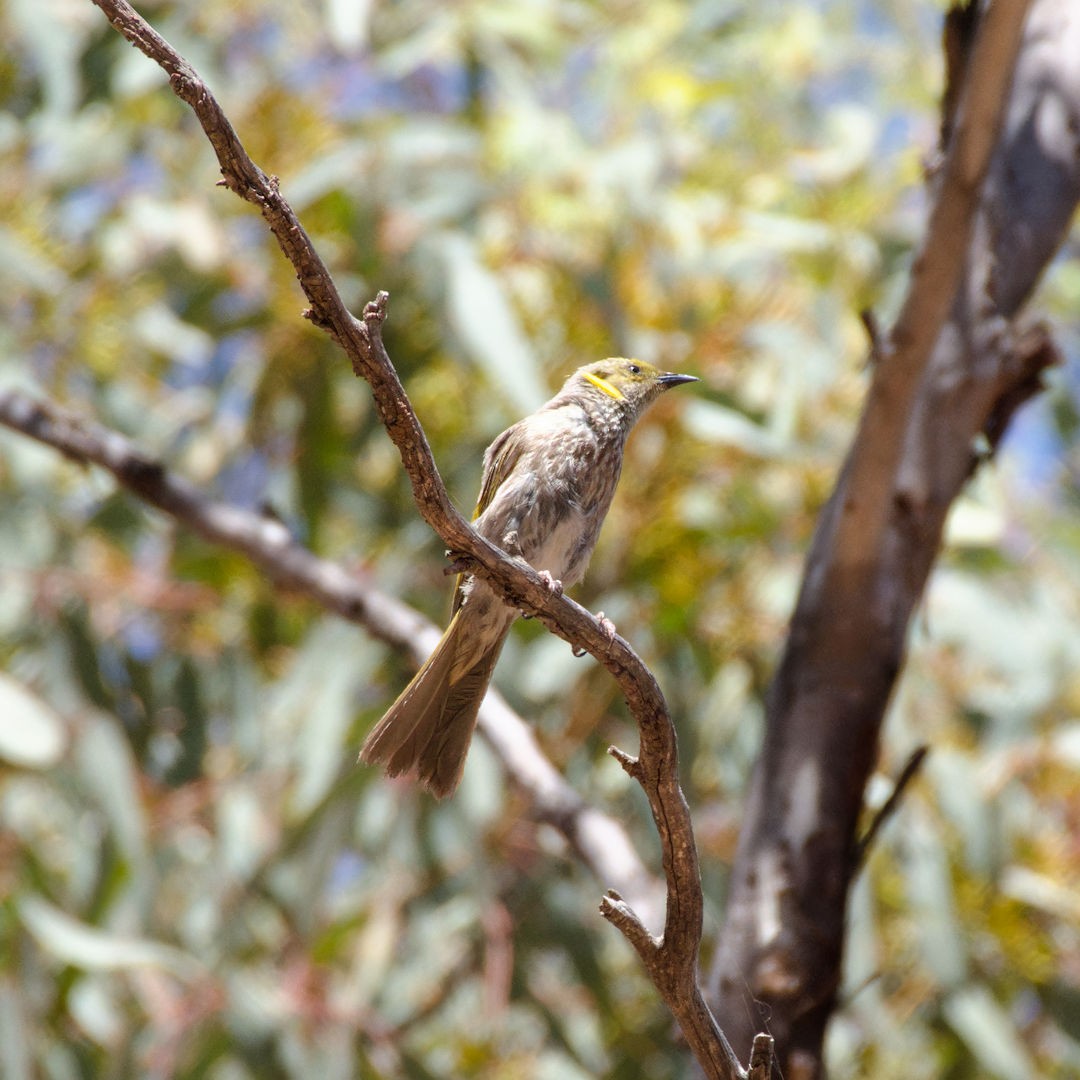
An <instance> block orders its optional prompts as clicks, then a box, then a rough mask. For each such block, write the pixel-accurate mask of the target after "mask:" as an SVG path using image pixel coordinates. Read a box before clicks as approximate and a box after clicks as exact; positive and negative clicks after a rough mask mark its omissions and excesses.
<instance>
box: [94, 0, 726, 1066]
mask: <svg viewBox="0 0 1080 1080" xmlns="http://www.w3.org/2000/svg"><path fill="white" fill-rule="evenodd" d="M93 2H94V3H95V4H96V5H97V6H98V7H99V8H100V9H101V10H102V11H103V12H104V13H105V15H106V16H107V17H108V18H109V20H110V21H111V22H112V24H113V25H114V26H115V27H116V29H117V30H118V31H119V32H120V33H121V34H123V35H124V36H125V37H126V38H127V39H128V40H129V41H130V42H131V43H132V44H134V45H135V46H136V47H137V48H139V49H140V50H141V51H142V52H143V53H145V54H146V55H147V56H148V57H150V58H151V59H152V60H154V61H155V62H157V63H158V64H159V65H160V66H161V67H162V68H163V70H165V71H166V72H167V73H168V75H169V78H170V84H171V86H172V89H173V91H174V92H175V93H176V94H177V96H178V97H180V98H181V99H182V100H183V101H185V102H187V104H188V105H189V106H190V107H191V108H192V110H193V111H194V113H195V115H196V116H197V118H198V120H199V122H200V124H201V125H202V127H203V130H204V132H205V133H206V135H207V138H208V139H209V140H210V143H211V145H212V146H213V148H214V152H215V153H216V155H217V158H218V162H219V164H220V166H221V171H222V175H223V177H224V182H225V184H226V186H228V187H229V189H230V190H232V191H234V192H235V193H236V194H237V195H239V196H240V197H241V198H243V199H245V200H247V201H248V202H251V203H253V204H254V205H256V206H257V207H258V208H259V209H260V211H261V213H262V215H263V217H264V218H265V220H266V222H267V224H268V225H269V227H270V229H271V231H272V232H273V234H274V236H275V237H276V238H277V241H278V244H279V245H280V246H281V249H282V251H283V252H284V254H285V255H286V257H287V258H288V259H289V261H290V262H291V263H292V265H293V267H294V268H295V269H296V273H297V277H298V280H299V281H300V285H301V287H302V288H303V290H304V293H305V295H306V296H307V298H308V301H309V303H310V304H311V309H310V311H309V312H308V313H307V315H308V317H309V318H310V319H311V321H312V322H313V323H314V324H315V325H316V326H319V327H321V328H323V329H324V330H326V332H327V333H329V334H330V336H331V337H332V338H333V339H334V340H335V341H336V342H337V343H338V344H339V345H340V346H341V347H342V348H343V349H344V351H345V352H346V354H347V355H348V357H349V359H350V362H351V363H352V366H353V370H354V371H355V373H356V374H357V375H358V376H360V377H362V378H364V379H365V380H366V381H367V382H368V384H369V385H370V387H371V391H372V395H373V398H374V402H375V408H376V411H377V412H378V415H379V418H380V420H381V421H382V423H383V425H384V426H385V428H386V430H387V433H388V434H389V436H390V438H391V439H392V440H393V442H394V444H395V446H396V447H397V449H398V452H399V454H400V455H401V460H402V464H403V465H404V467H405V471H406V473H407V474H408V476H409V480H410V482H411V484H412V489H413V496H414V499H415V501H416V505H417V507H418V509H419V511H420V513H421V515H422V516H423V518H424V520H425V521H426V522H427V523H428V524H429V525H430V526H431V527H432V528H433V529H434V530H435V531H436V532H437V533H438V535H439V536H440V538H441V539H442V540H443V542H444V543H445V544H446V546H447V547H448V548H449V549H450V550H451V551H453V552H454V553H455V555H460V556H465V557H468V558H469V559H471V560H472V561H473V562H474V566H473V572H475V573H476V574H478V575H480V576H482V577H483V578H484V579H485V580H486V581H488V582H489V583H490V584H491V585H492V587H493V588H495V589H496V590H497V591H498V592H499V593H500V594H501V595H502V596H503V597H504V598H505V599H506V600H507V601H508V602H510V603H512V604H514V605H515V606H516V607H518V608H520V609H522V610H523V611H525V612H526V613H527V614H531V615H534V616H535V617H536V618H538V619H540V620H541V621H542V622H543V623H544V625H545V626H547V627H548V629H550V630H551V631H553V632H554V633H556V634H558V635H559V636H560V637H562V638H564V639H565V640H566V641H568V642H570V644H571V645H572V646H573V647H574V648H575V649H585V650H587V651H588V652H590V653H591V654H592V655H593V656H594V657H596V659H597V660H598V661H599V662H600V663H601V664H603V665H604V667H606V668H607V669H608V671H610V672H611V674H612V675H613V676H614V677H615V679H616V681H617V682H618V685H619V688H620V690H621V691H622V693H623V694H624V696H625V698H626V701H627V704H628V706H629V708H630V711H631V713H632V715H633V716H634V718H635V720H636V721H637V724H638V728H639V731H640V748H639V758H638V761H639V764H638V769H637V772H636V774H635V775H636V778H637V779H638V781H639V782H640V783H641V785H642V787H643V789H644V790H645V793H646V796H647V798H648V801H649V806H650V810H651V812H652V815H653V819H654V821H655V823H656V827H657V830H658V832H659V834H660V845H661V858H662V863H663V867H664V876H665V881H666V884H667V899H666V913H665V919H664V934H663V938H662V939H661V940H660V942H659V943H658V944H657V946H656V949H655V952H654V954H653V960H654V963H653V964H652V965H647V966H648V968H649V972H650V975H652V977H653V979H654V981H655V982H656V985H657V987H658V989H659V990H660V992H661V994H662V995H663V996H664V999H665V1001H666V1002H667V1004H668V1006H669V1007H670V1008H671V1009H672V1011H673V1013H674V1015H675V1017H676V1019H677V1020H678V1021H679V1023H680V1025H681V1026H682V1028H683V1031H684V1034H685V1035H686V1038H687V1041H688V1042H689V1044H690V1047H691V1050H692V1051H693V1053H694V1054H695V1056H696V1057H697V1058H698V1060H699V1061H700V1062H701V1063H702V1065H703V1067H705V1068H706V1070H707V1072H708V1075H709V1076H710V1077H728V1076H741V1075H742V1070H741V1068H740V1066H739V1063H738V1060H737V1058H736V1057H735V1056H734V1054H733V1053H732V1052H731V1049H730V1047H729V1046H728V1044H727V1041H726V1040H725V1039H724V1038H723V1036H722V1035H721V1034H720V1032H719V1029H718V1028H717V1026H716V1023H715V1020H713V1018H712V1016H711V1014H710V1013H709V1011H708V1008H707V1006H706V1005H705V1003H704V1000H703V998H702V995H701V992H700V989H699V986H698V978H697V959H698V953H699V950H700V943H701V932H702V911H703V900H702V894H701V877H700V872H699V868H698V857H697V848H696V844H695V841H694V834H693V829H692V824H691V820H690V813H689V808H688V807H687V805H686V799H685V797H684V796H683V793H682V790H681V788H680V786H679V781H678V748H677V744H676V738H675V730H674V726H673V724H672V722H671V718H670V716H669V714H668V711H667V705H666V702H665V701H664V697H663V694H662V692H661V690H660V687H659V685H658V684H657V682H656V679H655V678H654V677H653V675H652V673H651V672H650V671H649V670H648V668H647V667H646V666H645V665H644V663H643V662H642V661H641V659H640V658H639V657H638V656H637V654H636V653H635V652H634V651H633V649H632V648H631V647H630V646H629V644H628V643H627V642H626V641H625V640H623V639H622V638H621V637H619V636H617V635H615V634H613V633H611V630H610V625H607V626H605V625H604V623H602V622H601V621H600V620H599V619H597V618H596V617H594V616H593V615H591V614H590V613H589V612H588V611H586V610H585V609H584V608H582V607H581V606H580V605H578V604H576V603H574V602H573V601H572V600H570V599H568V598H566V597H564V596H556V595H554V594H553V593H552V591H551V590H550V589H549V588H548V587H547V585H546V583H545V582H544V580H543V579H542V578H541V577H540V576H539V574H537V573H536V572H535V571H534V570H532V569H531V568H529V567H525V566H522V565H520V564H519V563H516V562H514V561H513V560H511V559H510V558H509V557H508V556H506V555H505V554H504V553H503V552H501V551H499V550H498V548H496V547H494V546H493V545H492V544H490V543H488V542H487V541H486V540H484V539H483V538H482V537H480V536H479V535H478V534H477V533H476V532H475V531H474V530H473V529H472V527H471V526H470V525H469V523H468V522H467V521H466V520H465V519H464V517H463V516H462V515H461V514H460V513H459V512H458V511H457V510H456V508H455V507H454V506H453V504H452V503H451V501H450V499H449V496H448V495H447V492H446V489H445V487H444V485H443V483H442V480H441V478H440V476H439V473H438V470H437V468H436V466H435V461H434V459H433V457H432V454H431V450H430V447H429V446H428V443H427V440H426V438H425V436H424V433H423V430H422V429H421V427H420V424H419V421H418V420H417V418H416V415H415V413H414V412H413V410H412V407H411V405H410V404H409V401H408V398H407V397H406V395H405V391H404V389H403V388H402V386H401V382H400V380H399V379H398V377H397V373H396V372H395V370H394V367H393V365H392V364H391V362H390V358H389V356H388V355H387V352H386V349H385V347H384V345H383V340H382V325H383V323H384V321H385V319H386V315H387V300H388V297H387V294H386V293H385V292H383V293H380V294H379V295H378V296H377V297H376V299H375V300H374V301H372V302H371V303H369V304H368V305H367V306H366V307H365V309H364V312H363V319H362V321H361V320H357V319H355V318H354V317H353V316H352V315H351V314H350V313H349V311H348V309H347V308H346V306H345V304H344V302H343V301H342V299H341V296H340V294H339V293H338V290H337V289H336V287H335V285H334V283H333V281H332V279H331V277H330V274H329V272H328V271H327V269H326V267H325V265H324V264H323V262H322V260H321V259H320V258H319V256H318V254H317V253H316V252H315V250H314V248H313V246H312V244H311V241H310V239H309V238H308V236H307V234H306V233H305V232H304V229H303V227H302V226H301V225H300V222H299V220H298V218H297V217H296V215H295V213H294V212H293V210H292V208H291V207H290V206H289V204H288V202H287V201H286V200H285V198H284V197H283V196H282V194H281V192H280V189H279V187H278V184H277V181H276V179H275V178H273V177H267V176H266V174H265V173H263V172H262V170H261V169H259V168H258V166H256V165H255V164H254V162H252V161H251V159H250V157H249V156H248V155H247V153H246V151H245V150H244V148H243V146H242V145H241V143H240V140H239V139H238V137H237V135H236V132H235V131H234V130H233V128H232V125H231V124H230V123H229V121H228V119H227V117H226V116H225V113H224V111H223V110H222V109H221V107H220V105H218V103H217V101H216V100H215V99H214V97H213V95H212V94H211V93H210V91H209V89H208V88H207V87H206V85H205V83H203V81H202V80H201V79H200V78H199V76H198V74H197V73H196V72H195V71H194V69H193V68H192V67H191V66H190V65H189V64H188V63H187V62H186V61H185V60H184V58H183V57H182V56H180V54H179V53H177V52H176V51H175V50H174V49H173V48H172V47H171V46H170V45H169V44H168V42H166V41H165V40H164V39H163V38H162V37H161V36H160V35H158V34H157V33H156V32H154V31H153V30H152V29H151V28H150V27H149V26H148V25H147V24H146V23H145V21H144V20H143V19H142V18H141V17H140V16H139V15H138V14H137V13H136V12H135V11H134V9H132V8H131V6H130V5H129V4H127V3H126V2H125V0H93ZM635 918H636V916H635ZM643 959H644V957H643ZM660 976H665V977H664V978H660Z"/></svg>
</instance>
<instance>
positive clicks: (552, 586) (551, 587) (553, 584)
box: [537, 570, 563, 596]
mask: <svg viewBox="0 0 1080 1080" xmlns="http://www.w3.org/2000/svg"><path fill="white" fill-rule="evenodd" d="M537 573H538V574H539V575H540V580H541V581H542V582H543V583H544V584H545V585H546V586H547V590H548V592H549V593H551V595H552V596H562V594H563V585H562V582H561V581H560V580H559V579H558V578H553V577H552V576H551V574H549V573H548V571H547V570H538V571H537Z"/></svg>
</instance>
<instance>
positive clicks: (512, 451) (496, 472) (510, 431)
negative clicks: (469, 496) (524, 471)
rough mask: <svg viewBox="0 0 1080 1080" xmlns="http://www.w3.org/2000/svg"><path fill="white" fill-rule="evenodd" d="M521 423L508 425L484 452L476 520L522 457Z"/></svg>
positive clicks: (475, 511) (474, 513)
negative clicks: (482, 474)
mask: <svg viewBox="0 0 1080 1080" xmlns="http://www.w3.org/2000/svg"><path fill="white" fill-rule="evenodd" d="M520 427H521V425H520V424H514V425H513V427H508V428H507V429H506V430H505V431H504V432H503V433H502V434H501V435H500V436H499V437H498V438H497V439H496V440H495V441H494V442H493V443H492V444H491V445H490V446H489V447H488V448H487V452H486V453H485V454H484V476H483V479H482V480H481V481H480V496H479V498H478V499H477V500H476V509H475V510H474V511H473V521H475V520H476V519H477V518H478V517H479V516H480V515H481V514H482V513H483V512H484V511H485V510H486V509H487V508H488V507H489V506H490V505H491V500H492V499H494V498H495V492H496V491H498V490H499V488H500V486H501V485H502V482H503V481H504V480H505V479H506V478H507V477H508V476H509V475H510V474H511V473H512V472H513V471H514V466H515V465H516V464H517V463H518V460H519V459H520V457H521V451H522V448H523V447H524V445H525V440H524V439H522V438H521V432H520V431H519V430H518V429H519V428H520Z"/></svg>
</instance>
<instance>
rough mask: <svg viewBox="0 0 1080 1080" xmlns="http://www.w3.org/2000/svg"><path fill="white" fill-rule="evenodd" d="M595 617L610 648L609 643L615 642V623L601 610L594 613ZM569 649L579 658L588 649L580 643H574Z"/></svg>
mask: <svg viewBox="0 0 1080 1080" xmlns="http://www.w3.org/2000/svg"><path fill="white" fill-rule="evenodd" d="M596 618H597V621H598V622H599V623H600V629H601V631H602V632H603V635H604V638H605V639H606V641H607V644H608V647H609V648H610V647H611V645H613V644H614V642H615V624H614V623H613V622H612V621H611V620H610V619H609V618H608V617H607V616H606V615H605V614H604V613H603V612H602V611H598V612H597V613H596ZM570 651H571V652H572V653H573V654H574V655H575V656H577V657H579V658H580V657H582V656H584V655H585V654H586V653H587V652H588V651H589V650H588V649H583V648H581V646H580V645H575V646H573V647H572V648H571V650H570Z"/></svg>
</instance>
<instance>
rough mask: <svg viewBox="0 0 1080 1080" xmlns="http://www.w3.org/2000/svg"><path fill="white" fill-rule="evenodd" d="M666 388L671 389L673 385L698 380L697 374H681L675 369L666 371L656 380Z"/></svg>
mask: <svg viewBox="0 0 1080 1080" xmlns="http://www.w3.org/2000/svg"><path fill="white" fill-rule="evenodd" d="M656 381H657V382H658V383H659V384H660V385H661V386H662V387H663V388H664V389H665V390H670V389H671V388H672V387H673V386H681V385H682V384H683V383H687V382H698V381H699V380H698V377H697V376H696V375H679V374H678V373H677V372H674V371H665V372H664V374H663V375H660V376H658V377H657V380H656Z"/></svg>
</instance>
